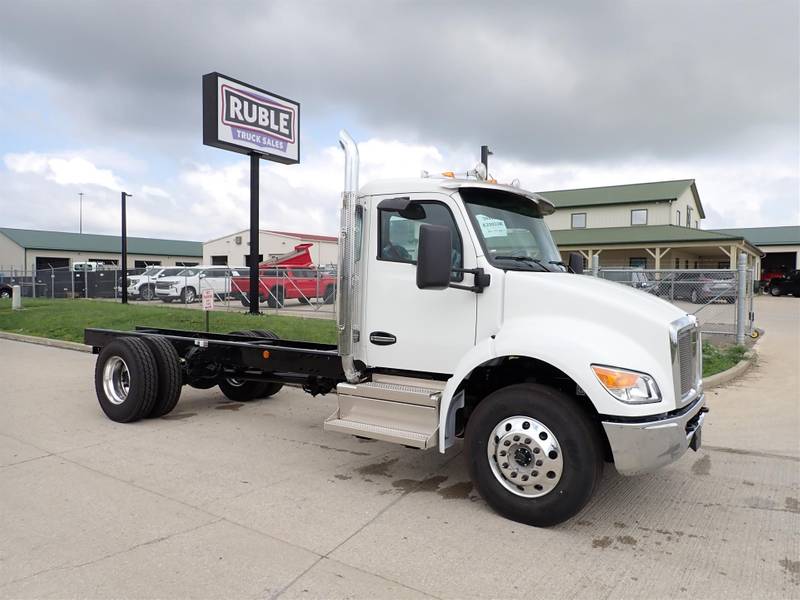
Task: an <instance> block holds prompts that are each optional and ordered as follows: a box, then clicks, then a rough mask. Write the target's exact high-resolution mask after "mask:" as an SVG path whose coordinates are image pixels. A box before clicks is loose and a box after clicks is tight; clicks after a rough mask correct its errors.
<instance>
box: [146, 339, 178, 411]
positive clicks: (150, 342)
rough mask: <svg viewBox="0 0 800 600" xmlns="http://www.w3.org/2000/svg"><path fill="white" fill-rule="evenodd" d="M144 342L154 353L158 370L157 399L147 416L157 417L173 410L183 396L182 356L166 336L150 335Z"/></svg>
mask: <svg viewBox="0 0 800 600" xmlns="http://www.w3.org/2000/svg"><path fill="white" fill-rule="evenodd" d="M144 342H145V343H146V344H147V346H148V348H150V351H151V352H152V353H153V356H154V357H155V359H156V369H157V370H158V391H157V393H156V401H155V404H153V408H152V409H151V410H150V413H149V414H148V415H146V416H147V417H148V418H151V419H157V418H158V417H163V416H164V415H166V414H169V413H170V412H172V410H173V409H174V408H175V405H176V404H178V399H179V398H180V397H181V388H182V387H183V375H182V373H181V364H180V357H179V356H178V352H177V351H176V350H175V347H174V346H173V345H172V344H170V343H169V341H168V340H167V338H165V337H164V336H161V335H159V336H148V337H145V338H144Z"/></svg>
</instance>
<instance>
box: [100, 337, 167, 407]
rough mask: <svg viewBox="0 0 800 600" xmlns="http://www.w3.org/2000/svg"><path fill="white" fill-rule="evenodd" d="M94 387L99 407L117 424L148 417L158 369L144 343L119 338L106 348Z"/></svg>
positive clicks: (135, 339) (102, 354)
mask: <svg viewBox="0 0 800 600" xmlns="http://www.w3.org/2000/svg"><path fill="white" fill-rule="evenodd" d="M94 387H95V392H96V394H97V400H98V402H100V408H102V409H103V412H104V413H105V414H106V416H107V417H108V418H109V419H111V420H112V421H116V422H117V423H130V422H132V421H138V420H139V419H141V418H143V417H146V416H147V415H148V414H149V413H150V411H151V410H152V409H153V405H154V404H155V401H156V395H157V391H158V370H157V367H156V360H155V357H154V356H153V353H152V352H151V351H150V349H149V348H148V346H147V344H145V343H144V342H143V341H142V340H140V339H137V338H130V337H128V338H119V339H116V340H114V341H113V342H111V343H110V344H109V345H108V346H106V347H105V348H103V350H102V351H101V352H100V354H99V355H98V357H97V364H96V365H95V370H94Z"/></svg>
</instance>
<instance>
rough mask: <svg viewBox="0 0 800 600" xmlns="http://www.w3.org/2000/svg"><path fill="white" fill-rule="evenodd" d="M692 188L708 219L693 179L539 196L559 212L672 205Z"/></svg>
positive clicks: (699, 207)
mask: <svg viewBox="0 0 800 600" xmlns="http://www.w3.org/2000/svg"><path fill="white" fill-rule="evenodd" d="M689 187H691V188H692V193H693V194H694V197H695V200H696V201H697V208H698V209H699V211H700V216H701V217H703V218H705V216H706V215H705V212H704V211H703V205H702V204H701V203H700V195H699V194H698V193H697V186H695V183H694V179H677V180H675V181H654V182H650V183H631V184H628V185H609V186H605V187H594V188H581V189H576V190H551V191H549V192H537V193H539V194H541V195H542V196H544V197H545V198H547V199H548V200H550V201H551V202H552V203H553V204H554V205H555V207H556V208H557V209H558V208H578V207H586V208H588V207H591V206H598V205H608V204H635V203H639V202H669V201H671V200H677V199H678V198H679V197H680V196H681V194H683V193H684V192H685V191H686V189H687V188H689Z"/></svg>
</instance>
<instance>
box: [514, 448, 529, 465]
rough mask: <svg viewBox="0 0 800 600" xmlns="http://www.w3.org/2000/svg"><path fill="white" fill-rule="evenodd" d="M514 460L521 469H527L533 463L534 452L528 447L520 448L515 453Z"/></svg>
mask: <svg viewBox="0 0 800 600" xmlns="http://www.w3.org/2000/svg"><path fill="white" fill-rule="evenodd" d="M514 460H515V461H517V464H518V465H519V466H521V467H527V466H528V465H529V464H531V462H533V452H531V451H530V449H529V448H528V447H527V446H520V447H518V448H517V449H516V450H515V451H514Z"/></svg>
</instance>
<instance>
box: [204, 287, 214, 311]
mask: <svg viewBox="0 0 800 600" xmlns="http://www.w3.org/2000/svg"><path fill="white" fill-rule="evenodd" d="M203 310H214V290H203Z"/></svg>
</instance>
